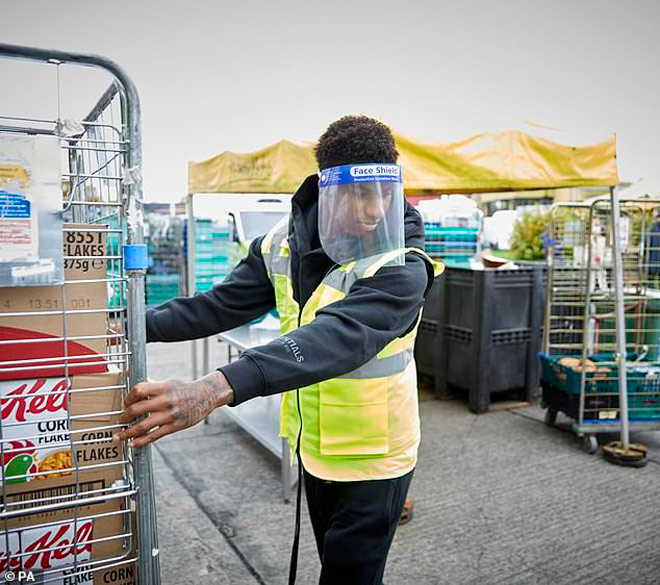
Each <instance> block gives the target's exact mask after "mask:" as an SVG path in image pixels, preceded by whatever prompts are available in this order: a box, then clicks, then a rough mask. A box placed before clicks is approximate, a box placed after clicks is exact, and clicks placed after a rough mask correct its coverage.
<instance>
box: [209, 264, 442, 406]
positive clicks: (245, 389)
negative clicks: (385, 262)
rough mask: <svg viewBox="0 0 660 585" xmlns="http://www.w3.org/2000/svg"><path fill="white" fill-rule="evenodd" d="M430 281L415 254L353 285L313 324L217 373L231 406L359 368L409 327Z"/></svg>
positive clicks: (427, 268) (246, 354)
mask: <svg viewBox="0 0 660 585" xmlns="http://www.w3.org/2000/svg"><path fill="white" fill-rule="evenodd" d="M432 280H433V272H432V269H431V267H430V266H429V265H428V263H427V262H426V261H425V260H424V259H423V258H422V257H421V256H420V255H418V254H415V253H410V254H407V255H406V261H405V264H404V265H403V266H388V267H385V268H382V269H381V270H379V271H378V272H377V273H376V275H374V276H372V277H371V278H366V279H360V280H357V281H356V282H355V283H354V284H353V286H352V287H351V290H350V291H349V293H348V295H346V297H344V298H343V299H342V300H341V301H337V302H335V303H332V304H330V305H328V306H326V307H324V308H323V309H321V310H320V311H318V313H317V314H316V318H315V319H314V321H313V322H312V323H310V324H308V325H305V326H303V327H300V328H298V329H295V330H294V331H292V332H291V333H289V334H287V335H285V336H281V337H279V338H277V339H276V340H275V341H273V342H271V343H269V344H267V345H263V346H260V347H256V348H252V349H250V350H248V351H246V352H244V353H243V354H242V356H241V358H240V359H238V360H236V361H235V362H232V363H230V364H227V365H226V366H223V367H222V368H219V369H220V370H221V371H222V373H223V374H224V375H225V376H226V377H227V379H228V380H229V383H230V384H231V386H232V388H233V389H234V397H235V398H234V403H233V404H232V406H235V405H237V404H240V403H241V402H244V401H246V400H249V399H250V398H254V397H255V396H266V395H270V394H276V393H278V392H284V391H286V390H291V389H293V388H300V387H302V386H307V385H309V384H314V383H316V382H320V381H321V380H327V379H330V378H334V377H336V376H339V375H342V374H345V373H346V372H350V371H352V370H354V369H356V368H358V367H360V366H361V365H362V364H364V363H365V362H367V361H368V360H369V359H371V358H372V357H373V356H375V355H376V354H377V353H378V352H379V351H380V350H381V349H383V348H384V347H385V346H386V345H387V344H388V343H389V342H390V341H392V340H393V339H395V338H396V337H400V336H402V335H404V334H405V333H406V332H407V331H409V330H410V329H411V328H412V326H414V323H415V321H416V319H417V317H418V315H419V311H420V310H421V308H422V304H423V301H424V296H425V294H426V292H427V291H428V289H429V287H430V285H431V283H432Z"/></svg>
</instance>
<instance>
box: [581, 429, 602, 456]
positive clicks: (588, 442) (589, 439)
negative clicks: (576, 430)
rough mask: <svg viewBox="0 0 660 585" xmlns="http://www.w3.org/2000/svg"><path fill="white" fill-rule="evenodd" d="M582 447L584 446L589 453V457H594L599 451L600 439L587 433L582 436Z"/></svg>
mask: <svg viewBox="0 0 660 585" xmlns="http://www.w3.org/2000/svg"><path fill="white" fill-rule="evenodd" d="M582 445H583V446H584V450H585V451H586V452H587V453H589V455H593V454H594V453H595V452H596V451H598V447H599V445H598V438H597V437H596V435H594V434H592V433H585V434H584V435H582Z"/></svg>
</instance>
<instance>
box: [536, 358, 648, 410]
mask: <svg viewBox="0 0 660 585" xmlns="http://www.w3.org/2000/svg"><path fill="white" fill-rule="evenodd" d="M539 357H540V359H541V381H542V384H543V385H544V386H549V387H551V388H554V389H555V390H558V391H560V392H562V393H564V394H567V395H569V396H573V397H578V396H579V395H580V384H581V377H582V373H581V372H577V371H575V370H574V369H573V368H570V367H567V366H564V365H562V364H560V363H559V360H560V359H561V358H562V357H564V356H549V355H547V354H540V356H539ZM567 357H575V356H567ZM589 359H591V360H592V361H594V362H598V361H612V356H611V355H599V356H593V357H590V358H589ZM642 364H643V362H642ZM644 365H651V364H648V363H647V364H644ZM654 365H655V364H654ZM626 382H627V388H628V414H629V419H630V420H631V421H637V422H643V421H660V378H659V377H657V376H650V377H649V376H647V375H646V374H645V373H643V372H636V371H634V370H632V371H628V372H627V373H626ZM618 397H619V381H618V379H617V372H616V370H612V372H611V374H610V375H609V376H607V377H603V376H602V375H600V374H599V373H598V372H587V373H586V374H585V400H586V403H585V416H584V418H585V420H587V419H595V418H596V415H597V412H596V411H597V409H598V408H600V407H597V406H594V412H590V411H591V410H592V409H591V408H590V407H589V404H594V405H596V404H604V403H607V404H608V406H607V407H606V408H609V409H613V410H618V407H619V404H618ZM599 399H602V400H599ZM616 420H618V418H617V419H614V420H612V419H609V420H606V421H602V422H609V423H612V422H616Z"/></svg>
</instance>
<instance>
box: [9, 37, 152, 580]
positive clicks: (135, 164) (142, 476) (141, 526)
mask: <svg viewBox="0 0 660 585" xmlns="http://www.w3.org/2000/svg"><path fill="white" fill-rule="evenodd" d="M0 55H4V56H8V57H14V58H17V59H25V60H30V61H39V62H47V63H54V64H59V63H75V64H78V65H82V66H87V67H100V68H102V69H105V70H106V71H108V72H110V73H111V74H113V75H114V76H115V78H116V79H117V81H118V83H119V88H120V91H121V94H122V97H123V101H124V103H125V109H124V110H123V111H124V113H125V115H126V122H125V130H126V133H127V135H128V141H129V148H128V152H127V169H126V177H125V185H126V201H125V202H124V203H125V208H126V219H127V223H128V229H127V238H128V243H129V244H138V245H139V244H143V242H144V234H143V217H142V177H141V167H142V138H141V116H140V98H139V95H138V92H137V88H136V87H135V84H134V83H133V81H132V80H131V78H130V77H129V76H128V75H127V74H126V72H125V71H124V70H123V69H122V68H121V67H120V66H119V65H117V64H116V63H115V62H114V61H111V60H110V59H107V58H106V57H101V56H99V55H90V54H80V53H69V52H65V51H57V50H50V49H39V48H35V47H22V46H17V45H8V44H4V43H0ZM144 276H145V270H132V271H129V273H128V300H129V312H128V324H127V327H128V331H127V333H128V338H129V343H130V350H131V357H130V380H131V383H132V384H137V383H139V382H142V381H144V380H145V379H146V367H147V360H146V347H145V345H146V327H145V325H146V324H145V320H144V314H145V310H144ZM134 467H135V475H136V481H137V484H138V492H137V510H138V519H137V524H138V535H139V536H138V552H139V561H138V563H139V566H138V571H139V574H140V585H159V584H160V562H159V558H158V537H157V525H156V505H155V499H154V486H153V473H152V465H151V450H150V448H149V447H146V448H144V447H143V448H140V449H136V450H135V453H134Z"/></svg>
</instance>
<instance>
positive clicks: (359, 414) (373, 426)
mask: <svg viewBox="0 0 660 585" xmlns="http://www.w3.org/2000/svg"><path fill="white" fill-rule="evenodd" d="M387 395H388V378H371V379H360V380H356V379H347V378H341V379H335V380H328V381H326V382H321V383H320V384H319V435H320V437H319V438H320V451H321V454H322V455H363V456H365V455H385V454H386V453H387V452H388V450H389V445H388V411H387Z"/></svg>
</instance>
